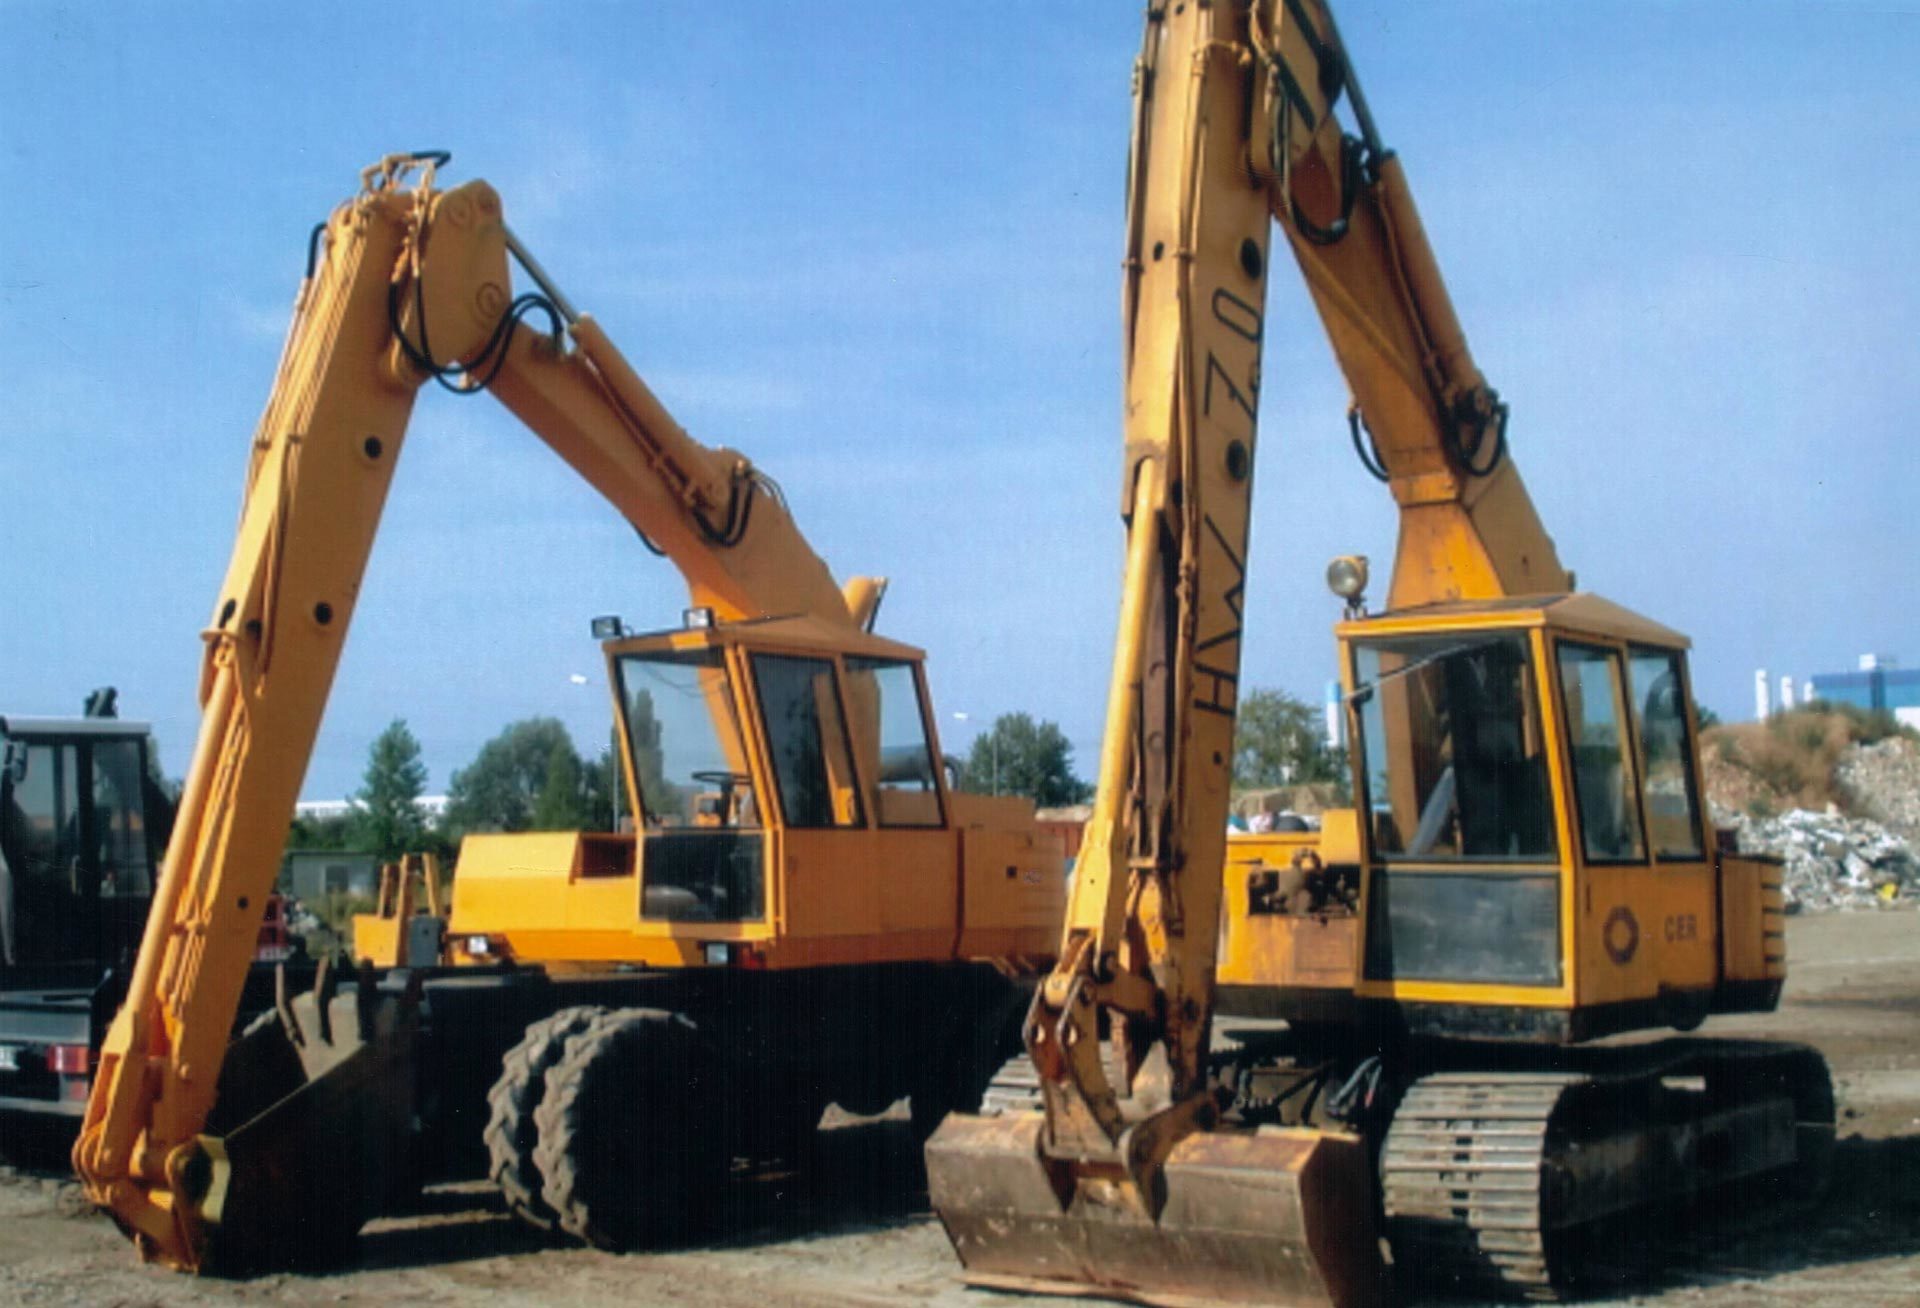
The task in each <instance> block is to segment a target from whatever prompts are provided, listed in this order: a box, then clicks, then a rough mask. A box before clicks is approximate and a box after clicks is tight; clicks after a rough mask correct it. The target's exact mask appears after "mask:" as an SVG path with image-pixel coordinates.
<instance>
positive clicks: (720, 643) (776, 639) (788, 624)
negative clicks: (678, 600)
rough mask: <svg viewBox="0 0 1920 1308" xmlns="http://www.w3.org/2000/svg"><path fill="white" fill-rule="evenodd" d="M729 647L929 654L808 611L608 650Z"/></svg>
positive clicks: (670, 633) (652, 636)
mask: <svg viewBox="0 0 1920 1308" xmlns="http://www.w3.org/2000/svg"><path fill="white" fill-rule="evenodd" d="M728 645H744V646H746V647H748V648H750V649H762V648H767V649H792V650H798V651H802V652H805V653H819V654H836V653H837V654H847V655H853V656H856V657H866V658H879V659H910V660H914V661H916V662H920V661H924V660H925V658H926V654H925V652H924V651H923V650H919V649H916V648H915V647H914V646H912V645H905V644H902V643H901V642H899V641H897V640H888V639H887V638H886V637H884V636H876V635H874V634H873V633H872V632H870V631H858V630H855V629H854V628H852V627H848V626H846V625H844V624H841V623H835V622H828V621H827V620H826V619H824V618H817V617H809V616H807V615H804V614H796V615H794V616H792V617H785V618H750V619H748V620H746V621H743V622H716V623H715V624H714V625H712V626H710V627H676V628H670V629H668V630H666V631H649V632H642V633H639V634H637V635H633V636H623V637H622V638H620V639H619V640H610V641H608V642H607V643H606V646H605V648H606V649H607V650H608V652H610V653H614V654H634V653H640V652H643V651H646V650H658V649H662V648H665V649H675V650H691V649H720V648H723V647H725V646H728Z"/></svg>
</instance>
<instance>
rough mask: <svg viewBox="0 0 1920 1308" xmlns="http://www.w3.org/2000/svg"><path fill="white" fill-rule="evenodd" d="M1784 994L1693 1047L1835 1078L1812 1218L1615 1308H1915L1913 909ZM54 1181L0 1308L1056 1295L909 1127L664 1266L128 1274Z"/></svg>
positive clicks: (383, 1235) (451, 1243)
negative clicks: (1832, 1157) (1000, 1253)
mask: <svg viewBox="0 0 1920 1308" xmlns="http://www.w3.org/2000/svg"><path fill="white" fill-rule="evenodd" d="M1789 947H1790V950H1791V954H1792V958H1793V969H1794V970H1793V979H1792V981H1791V982H1790V985H1789V992H1788V999H1787V1002H1786V1004H1785V1006H1784V1007H1783V1009H1782V1011H1781V1012H1780V1013H1779V1014H1776V1015H1772V1016H1770V1017H1767V1018H1760V1019H1741V1020H1739V1021H1719V1022H1715V1023H1710V1024H1709V1026H1708V1028H1707V1031H1708V1033H1712V1032H1716V1031H1718V1032H1721V1033H1724V1034H1729V1035H1731V1034H1742V1035H1764V1036H1773V1037H1778V1038H1782V1039H1794V1040H1804V1041H1807V1042H1809V1043H1812V1044H1815V1045H1817V1046H1819V1047H1820V1048H1821V1049H1822V1050H1824V1051H1825V1052H1826V1054H1827V1056H1828V1058H1829V1060H1830V1061H1831V1063H1832V1064H1833V1068H1834V1074H1835V1080H1836V1083H1837V1088H1838V1091H1839V1098H1840V1103H1841V1119H1842V1120H1841V1136H1842V1141H1841V1145H1840V1148H1839V1151H1838V1157H1837V1171H1836V1174H1835V1178H1834V1184H1833V1186H1832V1187H1831V1189H1830V1191H1829V1195H1828V1197H1827V1199H1826V1200H1825V1201H1823V1203H1822V1204H1821V1205H1820V1206H1819V1207H1817V1208H1816V1209H1814V1210H1813V1211H1812V1212H1809V1213H1803V1214H1800V1215H1798V1216H1796V1217H1794V1218H1793V1219H1791V1220H1789V1221H1783V1222H1776V1223H1774V1224H1772V1225H1769V1226H1764V1227H1754V1228H1750V1229H1746V1230H1743V1231H1735V1232H1724V1231H1723V1232H1720V1233H1718V1234H1714V1235H1700V1234H1697V1233H1694V1234H1689V1233H1686V1232H1679V1233H1675V1232H1657V1233H1656V1232H1649V1238H1661V1239H1662V1240H1663V1242H1664V1243H1666V1244H1668V1245H1670V1246H1671V1249H1670V1256H1671V1258H1672V1260H1673V1262H1674V1266H1673V1267H1672V1269H1671V1270H1670V1271H1669V1273H1668V1274H1667V1276H1666V1278H1665V1279H1664V1281H1662V1282H1661V1284H1660V1285H1659V1286H1658V1287H1657V1289H1654V1290H1650V1291H1649V1292H1647V1293H1644V1294H1641V1295H1637V1296H1634V1297H1632V1298H1629V1299H1625V1300H1617V1301H1609V1302H1614V1303H1633V1304H1659V1305H1702V1306H1704V1308H1734V1306H1735V1305H1747V1304H1762V1305H1766V1304H1795V1305H1840V1304H1846V1305H1848V1306H1849V1308H1856V1306H1857V1308H1883V1306H1884V1308H1893V1306H1894V1305H1900V1306H1902V1308H1906V1306H1909V1305H1912V1304H1915V1303H1920V914H1914V913H1908V912H1889V913H1876V914H1867V915H1845V914H1836V915H1821V916H1805V917H1799V918H1795V919H1793V920H1792V922H1791V926H1790V936H1789ZM77 1198H78V1196H77V1192H76V1191H75V1189H74V1187H72V1186H71V1185H70V1184H68V1183H66V1182H65V1181H63V1180H62V1179H61V1178H60V1177H59V1176H58V1175H57V1174H55V1173H35V1172H28V1171H10V1172H6V1173H4V1174H0V1303H5V1304H18V1305H21V1306H22V1308H77V1306H78V1305H100V1306H103V1308H171V1306H173V1305H181V1306H185V1305H195V1306H196V1308H197V1306H200V1305H227V1304H254V1305H285V1306H290V1308H304V1306H305V1305H316V1306H317V1305H337V1304H347V1305H367V1306H368V1308H372V1306H373V1305H381V1308H385V1306H386V1305H391V1304H456V1303H457V1304H460V1305H463V1306H464V1308H486V1306H490V1305H496V1304H498V1305H506V1304H552V1305H562V1304H564V1305H569V1306H571V1305H576V1304H578V1305H600V1304H605V1305H616V1304H617V1305H623V1306H624V1305H634V1304H655V1303H660V1304H665V1303H672V1304H675V1305H684V1306H685V1308H709V1306H711V1308H815V1306H816V1305H817V1306H818V1308H828V1306H829V1305H834V1306H838V1305H881V1304H899V1303H913V1304H924V1305H932V1306H934V1308H1013V1306H1014V1305H1026V1304H1040V1303H1052V1304H1058V1303H1060V1302H1062V1301H1060V1300H1041V1299H1032V1300H1029V1299H1024V1298H1021V1297H1018V1296H1000V1295H988V1294H983V1293H980V1292H976V1291H971V1290H968V1289H966V1288H965V1287H963V1286H962V1285H961V1284H960V1283H959V1282H958V1281H957V1280H956V1279H955V1275H954V1264H953V1262H952V1259H951V1255H950V1254H949V1253H948V1250H947V1245H946V1240H945V1238H944V1236H942V1234H941V1232H940V1228H939V1225H938V1223H937V1222H936V1221H934V1219H933V1218H932V1216H931V1215H930V1214H929V1213H928V1212H927V1209H926V1195H925V1192H924V1190H923V1189H922V1188H921V1184H920V1180H919V1175H918V1167H917V1161H916V1158H915V1151H914V1149H913V1145H912V1141H911V1139H910V1138H909V1134H908V1129H907V1125H906V1123H905V1122H904V1120H898V1119H893V1120H880V1121H865V1122H861V1121H845V1122H841V1123H839V1124H838V1125H836V1126H834V1127H833V1129H830V1130H828V1131H826V1132H825V1133H823V1138H822V1141H821V1149H820V1157H819V1160H818V1162H817V1164H816V1165H815V1166H814V1167H813V1168H811V1169H809V1171H808V1172H807V1173H806V1174H804V1175H792V1174H787V1175H779V1174H767V1175H762V1176H758V1177H755V1178H753V1179H752V1180H751V1181H749V1182H747V1183H745V1184H743V1185H742V1186H740V1187H738V1189H737V1203H738V1211H737V1212H736V1213H735V1214H734V1215H733V1217H734V1220H733V1222H732V1224H731V1229H732V1231H733V1232H734V1234H733V1235H731V1236H730V1237H729V1238H728V1239H726V1240H725V1241H723V1242H720V1243H718V1244H715V1245H712V1246H710V1247H707V1248H703V1249H698V1250H693V1251H688V1252H684V1253H675V1254H665V1255H660V1254H655V1255H645V1256H642V1255H635V1256H629V1257H616V1256H612V1255H607V1254H601V1253H596V1252H592V1251H588V1250H580V1249H556V1248H552V1247H548V1246H547V1245H545V1244H543V1243H542V1242H541V1241H540V1240H539V1239H537V1238H535V1237H533V1236H532V1235H530V1234H528V1233H526V1232H524V1231H522V1230H521V1229H520V1228H519V1227H517V1226H516V1225H515V1224H514V1223H513V1222H511V1221H510V1220H509V1219H507V1218H506V1217H505V1216H504V1215H503V1214H502V1213H501V1212H500V1210H499V1208H498V1206H497V1204H496V1203H495V1202H494V1199H493V1196H492V1195H491V1193H490V1192H489V1191H488V1190H487V1189H486V1188H485V1187H479V1186H469V1187H458V1188H449V1189H440V1190H435V1191H432V1192H430V1193H429V1195H428V1196H427V1202H426V1204H425V1205H424V1207H423V1210H422V1211H421V1212H419V1213H416V1214H414V1215H411V1216H408V1217H406V1218H400V1219H389V1220H383V1221H381V1222H379V1223H377V1224H375V1225H374V1226H373V1227H371V1228H370V1229H369V1231H368V1233H367V1234H366V1235H365V1236H364V1237H363V1240H362V1249H361V1258H360V1263H359V1265H358V1266H356V1267H354V1268H352V1269H350V1270H348V1271H344V1272H341V1273H338V1274H335V1275H331V1276H317V1277H314V1276H274V1277H266V1278H262V1279H259V1280H254V1281H248V1282H227V1281H211V1280H194V1279H191V1278H188V1277H183V1276H176V1275H171V1274H168V1273H164V1272H159V1271H155V1270H153V1269H150V1268H143V1267H140V1266H138V1265H137V1264H136V1263H135V1261H134V1259H133V1255H132V1254H131V1252H130V1251H129V1249H128V1246H127V1245H126V1243H125V1241H123V1240H122V1239H121V1238H120V1236H119V1235H118V1234H117V1233H115V1231H114V1230H113V1229H112V1227H111V1226H110V1225H109V1224H108V1223H107V1222H105V1221H104V1220H103V1219H101V1218H99V1217H97V1216H94V1215H92V1214H90V1213H88V1212H86V1211H85V1210H84V1206H83V1205H81V1204H80V1203H78V1202H77Z"/></svg>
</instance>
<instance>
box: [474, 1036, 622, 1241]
mask: <svg viewBox="0 0 1920 1308" xmlns="http://www.w3.org/2000/svg"><path fill="white" fill-rule="evenodd" d="M606 1011H607V1010H606V1009H604V1008H594V1007H579V1008H563V1009H561V1010H560V1011H559V1012H557V1013H554V1014H553V1015H552V1016H550V1017H543V1018H541V1019H540V1020H539V1021H537V1022H534V1023H531V1024H530V1025H528V1027H527V1030H526V1034H525V1035H523V1036H522V1037H521V1038H520V1043H519V1044H517V1045H515V1046H514V1047H513V1048H512V1049H509V1050H508V1051H507V1053H506V1056H505V1057H504V1058H502V1059H501V1060H500V1079H499V1080H497V1081H495V1082H494V1083H493V1088H492V1089H491V1090H489V1091H487V1125H486V1129H485V1130H484V1131H483V1132H482V1133H481V1137H482V1139H483V1140H484V1141H485V1142H486V1146H487V1176H488V1177H489V1178H490V1179H491V1180H492V1181H493V1183H494V1184H495V1185H497V1186H499V1187H500V1194H501V1196H502V1197H503V1198H504V1199H505V1200H506V1203H507V1211H508V1212H510V1213H512V1214H513V1215H514V1216H515V1217H517V1218H519V1219H520V1220H521V1221H523V1222H525V1223H526V1224H527V1225H529V1226H531V1227H534V1228H535V1229H537V1230H541V1231H551V1230H552V1229H553V1228H554V1226H555V1223H556V1218H555V1214H554V1211H553V1209H552V1208H550V1207H548V1206H547V1201H546V1199H545V1198H544V1197H542V1195H541V1189H542V1187H543V1185H544V1181H543V1178H542V1177H541V1175H540V1167H539V1164H538V1163H536V1162H535V1161H534V1156H533V1155H534V1147H535V1145H536V1143H537V1142H538V1140H539V1131H538V1129H537V1128H536V1127H535V1125H534V1121H533V1113H534V1109H535V1108H537V1107H538V1106H539V1104H540V1100H541V1099H542V1097H544V1096H545V1094H546V1090H547V1073H548V1071H550V1070H551V1069H552V1067H553V1065H554V1064H555V1063H558V1062H559V1061H560V1058H561V1055H563V1054H564V1053H565V1052H566V1047H567V1040H568V1038H569V1037H571V1036H575V1035H578V1034H579V1033H580V1032H582V1031H584V1030H586V1029H587V1027H588V1025H589V1024H591V1023H592V1021H593V1019H594V1018H596V1017H599V1016H601V1015H602V1014H604V1013H605V1012H606Z"/></svg>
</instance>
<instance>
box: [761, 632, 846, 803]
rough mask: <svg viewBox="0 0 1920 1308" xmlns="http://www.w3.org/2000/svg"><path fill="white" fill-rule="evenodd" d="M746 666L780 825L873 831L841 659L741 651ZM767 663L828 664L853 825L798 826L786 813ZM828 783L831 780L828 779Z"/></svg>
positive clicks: (791, 652) (822, 763) (823, 744)
mask: <svg viewBox="0 0 1920 1308" xmlns="http://www.w3.org/2000/svg"><path fill="white" fill-rule="evenodd" d="M741 653H742V654H743V655H744V656H745V660H744V661H745V663H746V665H747V675H748V676H749V677H750V678H751V680H752V682H753V700H754V708H755V714H754V716H755V717H756V719H757V721H756V723H755V731H756V732H757V733H758V735H759V739H760V745H761V748H762V750H763V751H764V753H765V756H766V760H767V773H768V775H769V776H770V777H771V779H772V781H773V790H774V794H775V795H777V796H778V797H779V800H780V825H781V826H782V827H784V828H785V829H786V830H788V831H865V830H869V829H870V824H869V822H868V820H867V797H866V785H865V778H864V777H862V776H861V774H860V764H859V761H858V760H857V759H855V758H854V749H853V737H852V735H851V734H850V733H849V732H848V730H847V697H846V689H845V687H844V686H843V685H842V684H841V681H840V676H841V671H842V669H841V667H840V658H839V656H838V655H835V654H827V653H820V652H817V651H816V652H803V651H794V650H779V649H751V648H747V649H742V650H741ZM764 659H788V660H791V661H793V662H799V663H822V664H825V665H826V667H827V670H828V673H829V675H830V676H831V677H832V679H833V703H834V708H835V710H836V711H837V712H838V713H839V715H840V741H841V744H842V746H843V747H844V749H845V750H846V757H847V772H848V775H849V776H850V777H851V778H852V781H853V785H852V791H853V805H854V814H853V820H852V821H851V822H795V821H793V820H792V818H791V817H790V816H789V815H788V813H787V789H786V783H785V782H784V781H783V780H782V779H781V775H780V754H779V751H778V750H777V749H775V748H774V740H773V731H772V723H771V722H770V721H769V719H768V713H767V705H768V699H767V695H766V686H765V684H764V679H763V678H762V677H761V675H760V669H761V661H762V660H764ZM820 746H821V750H820V766H821V770H822V771H823V772H825V770H826V762H827V760H826V739H825V735H824V733H822V736H821V741H820ZM829 782H831V777H830V776H829Z"/></svg>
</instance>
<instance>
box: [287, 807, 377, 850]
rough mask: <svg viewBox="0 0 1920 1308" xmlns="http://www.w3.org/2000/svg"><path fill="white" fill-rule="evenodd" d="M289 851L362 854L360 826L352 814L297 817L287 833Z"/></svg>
mask: <svg viewBox="0 0 1920 1308" xmlns="http://www.w3.org/2000/svg"><path fill="white" fill-rule="evenodd" d="M287 848H288V849H325V850H335V849H337V850H352V851H353V852H355V853H358V852H360V831H359V824H358V823H356V822H355V821H354V820H353V814H352V813H342V814H340V815H339V816H338V817H296V818H294V820H293V826H292V827H291V828H289V829H288V831H287Z"/></svg>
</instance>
